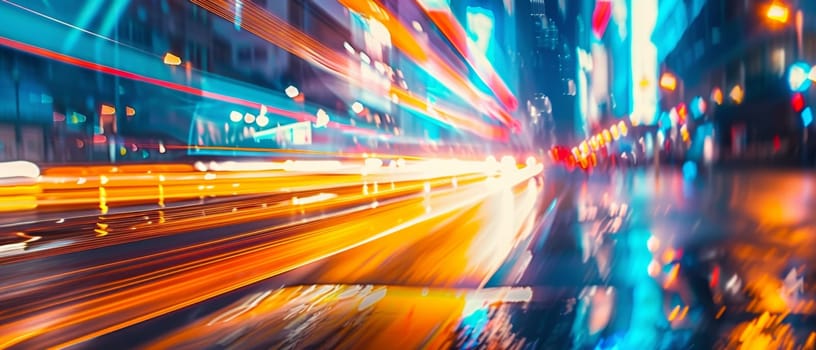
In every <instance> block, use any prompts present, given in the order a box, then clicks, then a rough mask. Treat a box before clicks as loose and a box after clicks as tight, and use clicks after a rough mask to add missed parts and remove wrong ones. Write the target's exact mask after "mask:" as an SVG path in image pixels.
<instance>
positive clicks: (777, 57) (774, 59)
mask: <svg viewBox="0 0 816 350" xmlns="http://www.w3.org/2000/svg"><path fill="white" fill-rule="evenodd" d="M785 60H786V57H785V48H784V47H778V48H776V49H774V50H773V52H772V53H771V67H773V68H772V69H773V72H774V74H776V75H779V76H782V75H783V74H785V67H787V65H786V64H785V63H786V62H785Z"/></svg>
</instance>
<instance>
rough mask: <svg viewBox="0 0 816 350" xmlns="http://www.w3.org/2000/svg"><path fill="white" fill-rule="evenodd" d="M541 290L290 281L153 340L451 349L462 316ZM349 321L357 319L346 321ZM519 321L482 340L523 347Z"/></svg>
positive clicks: (500, 323)
mask: <svg viewBox="0 0 816 350" xmlns="http://www.w3.org/2000/svg"><path fill="white" fill-rule="evenodd" d="M539 298H541V297H540V296H538V295H536V294H535V291H534V290H531V289H529V288H493V289H483V290H479V291H472V290H461V289H445V288H441V289H440V288H424V289H420V288H409V287H398V286H379V285H312V286H299V287H289V288H284V289H278V290H274V291H272V290H270V291H265V292H261V293H258V294H256V295H252V296H250V297H248V298H246V299H245V300H242V301H241V302H240V303H235V304H234V305H231V306H230V307H228V308H224V309H223V310H220V311H219V312H217V313H214V314H213V315H210V316H207V317H206V318H204V319H202V320H201V321H199V322H196V323H195V324H193V325H190V326H188V327H185V328H182V329H181V330H179V331H177V332H174V333H173V334H171V335H170V336H167V337H165V338H163V339H160V340H158V341H156V342H154V343H152V344H150V345H149V346H147V347H146V348H147V349H202V348H207V347H210V346H212V344H223V345H225V346H229V347H231V348H245V349H249V348H281V347H284V346H285V345H286V344H287V343H297V344H298V346H299V347H300V348H312V347H315V348H319V347H323V346H326V344H330V345H329V347H331V348H334V349H360V348H368V349H444V348H450V347H451V345H452V344H453V342H454V341H455V340H456V339H452V337H454V336H455V335H456V334H455V332H454V330H456V329H457V328H458V327H461V326H460V322H461V320H462V319H463V318H465V317H468V316H470V315H471V314H473V313H474V312H476V311H478V310H480V309H484V310H487V309H488V308H490V309H491V310H494V311H497V314H498V315H501V314H503V312H502V311H505V310H502V307H503V306H505V307H506V306H509V305H512V304H513V303H526V302H530V301H535V300H536V299H539ZM307 312H308V314H307ZM309 314H311V315H319V316H317V317H315V318H314V319H312V320H310V319H307V318H305V317H306V316H307V315H309ZM349 323H353V324H354V325H355V326H354V327H348V326H344V325H347V324H349ZM250 324H251V326H248V325H250ZM301 325H307V326H309V327H299V326H301ZM512 329H513V325H512V323H511V322H510V319H509V317H496V319H495V320H493V321H492V322H490V324H488V325H486V327H485V332H484V333H485V334H492V335H496V336H492V337H489V338H493V339H485V341H483V343H488V344H490V345H489V347H488V348H490V349H501V348H510V349H517V348H521V346H518V347H508V345H509V344H513V343H514V342H512V341H511V340H513V339H512V336H513V332H512ZM338 332H339V333H338ZM498 334H506V335H507V336H506V338H505V339H501V340H505V341H501V340H500V339H495V338H499V336H498ZM281 335H285V336H281ZM478 335H479V334H477V336H478ZM362 339H364V341H363V340H362ZM514 345H520V344H514Z"/></svg>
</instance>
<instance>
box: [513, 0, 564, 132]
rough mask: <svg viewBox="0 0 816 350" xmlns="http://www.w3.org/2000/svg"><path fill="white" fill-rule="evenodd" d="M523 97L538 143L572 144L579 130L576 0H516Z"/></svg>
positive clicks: (521, 94)
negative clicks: (577, 126) (576, 88)
mask: <svg viewBox="0 0 816 350" xmlns="http://www.w3.org/2000/svg"><path fill="white" fill-rule="evenodd" d="M517 4H518V12H519V15H518V16H519V17H518V18H519V19H518V27H519V29H518V33H519V53H520V60H519V69H520V70H521V72H522V74H521V76H520V97H521V100H523V101H525V103H526V106H525V112H527V113H530V114H531V115H532V118H531V119H530V122H531V124H532V125H533V128H534V130H535V131H536V132H535V137H536V144H537V145H539V146H540V147H546V148H549V147H550V146H552V145H554V144H570V143H571V142H572V139H573V138H574V135H575V130H574V129H575V128H574V125H575V120H576V102H575V96H576V90H575V83H576V82H575V80H576V76H577V74H576V69H577V66H578V63H577V55H576V47H577V42H576V39H577V35H576V29H577V25H578V24H577V22H576V21H575V14H576V12H577V9H578V7H577V5H578V4H576V2H564V1H557V0H522V1H518V2H517Z"/></svg>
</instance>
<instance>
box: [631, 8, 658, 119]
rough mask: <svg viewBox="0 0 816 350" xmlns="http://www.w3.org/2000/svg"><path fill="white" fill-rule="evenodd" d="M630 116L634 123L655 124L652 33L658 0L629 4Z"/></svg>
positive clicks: (656, 95) (654, 70)
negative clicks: (630, 19) (630, 39)
mask: <svg viewBox="0 0 816 350" xmlns="http://www.w3.org/2000/svg"><path fill="white" fill-rule="evenodd" d="M631 8H632V33H631V37H632V82H633V84H632V85H634V86H633V87H632V109H633V110H632V115H631V116H630V119H631V121H632V124H633V125H638V124H649V125H651V124H654V123H655V122H656V117H657V111H658V110H657V98H658V90H657V73H658V61H657V47H656V46H655V45H654V43H652V32H653V31H654V28H655V23H656V22H657V13H658V8H657V2H656V1H651V0H640V1H638V0H634V1H633V3H632V6H631Z"/></svg>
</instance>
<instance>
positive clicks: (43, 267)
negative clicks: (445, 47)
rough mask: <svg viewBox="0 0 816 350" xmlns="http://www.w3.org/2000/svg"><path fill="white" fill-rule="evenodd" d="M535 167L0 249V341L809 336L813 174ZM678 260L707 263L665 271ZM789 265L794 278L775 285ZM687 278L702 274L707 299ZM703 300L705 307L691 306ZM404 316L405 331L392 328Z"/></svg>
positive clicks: (655, 345) (185, 344)
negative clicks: (303, 211) (293, 217)
mask: <svg viewBox="0 0 816 350" xmlns="http://www.w3.org/2000/svg"><path fill="white" fill-rule="evenodd" d="M527 176H529V175H527ZM544 179H545V180H544V182H543V183H542V185H541V186H540V187H539V186H537V185H534V183H530V184H528V183H527V181H526V180H524V177H521V178H518V180H516V181H517V182H516V183H518V184H519V186H518V187H516V188H517V189H516V191H515V192H516V194H515V196H514V198H515V200H513V199H512V198H513V197H510V198H508V199H502V198H504V196H506V195H503V194H501V191H499V192H498V193H496V194H495V195H493V197H489V198H492V200H489V201H484V200H483V199H479V198H488V197H482V196H481V195H478V193H484V189H485V188H486V187H484V186H486V185H487V184H484V183H482V182H481V181H477V182H474V183H473V184H469V185H466V184H460V185H459V186H457V188H456V189H454V188H449V189H445V190H443V189H440V190H439V191H441V192H437V191H435V192H434V195H433V196H432V197H431V198H430V199H429V200H430V203H431V204H430V208H432V209H430V210H431V211H427V210H428V209H426V208H427V205H426V202H427V200H426V199H424V197H423V195H422V194H421V191H419V193H418V197H417V196H416V195H407V197H405V198H402V197H399V198H397V199H395V200H391V202H393V204H389V203H390V202H389V200H382V202H381V204H380V205H379V206H378V207H376V208H372V207H370V206H369V208H368V209H364V210H361V209H356V210H355V209H340V210H345V211H344V212H342V213H340V212H338V213H340V214H341V216H339V217H338V218H337V219H335V218H333V217H334V215H333V211H331V210H324V214H322V215H324V216H327V217H325V218H322V219H319V220H316V221H311V220H307V221H305V222H304V223H302V224H296V225H292V226H290V225H286V224H285V221H286V220H283V221H281V220H280V219H278V222H280V223H279V224H275V223H274V220H275V219H274V218H273V216H274V215H273V214H267V215H264V216H258V215H259V214H251V212H252V210H253V209H251V208H249V206H248V205H247V203H244V204H242V205H243V206H244V207H245V208H246V209H241V210H238V211H234V212H232V213H231V215H235V216H240V219H238V218H237V217H236V221H235V222H240V224H238V225H236V224H232V225H230V226H227V227H225V228H222V229H204V228H200V227H199V226H188V225H189V224H186V222H187V221H189V220H191V219H192V220H199V219H197V217H199V218H200V217H201V216H198V215H203V214H198V215H196V214H193V213H191V212H190V211H189V210H188V211H186V212H185V211H183V210H182V211H180V212H179V213H177V214H172V213H170V214H167V216H166V218H165V220H166V221H165V222H164V223H162V224H161V225H163V226H166V228H164V230H165V231H166V230H174V231H173V232H179V233H176V234H173V235H166V236H164V238H161V239H160V240H158V241H157V240H156V238H154V239H150V240H144V241H137V243H129V241H123V242H121V243H120V242H115V243H111V244H105V245H102V246H99V247H96V246H91V247H83V249H82V251H81V252H80V253H73V252H71V251H63V250H64V249H67V248H68V247H71V244H72V243H71V241H72V240H76V239H78V238H65V239H55V240H53V241H52V242H51V243H50V244H59V243H62V244H63V245H64V246H62V247H60V248H50V249H42V250H37V249H33V250H32V251H31V252H28V253H24V254H22V255H17V256H12V257H6V258H4V259H9V258H12V259H13V260H10V262H9V263H6V264H3V266H2V269H0V273H2V274H3V275H4V280H5V281H8V282H7V283H5V284H4V285H3V286H2V291H3V293H2V295H3V296H2V301H0V303H2V305H3V310H4V312H3V314H2V320H3V322H2V324H3V326H2V329H3V332H2V333H3V334H6V335H7V336H5V337H3V344H4V347H11V348H16V347H23V348H25V347H27V346H36V347H45V346H54V345H58V344H59V345H61V346H72V345H76V346H79V347H81V348H85V347H92V348H98V347H111V346H124V344H130V345H133V344H134V342H137V341H138V342H139V343H140V344H142V345H144V346H149V347H153V348H190V349H194V348H199V347H200V346H201V345H203V344H216V343H217V344H225V345H224V346H230V347H238V348H253V347H259V346H260V347H281V346H284V345H285V344H290V345H297V347H309V344H313V345H316V344H324V343H325V342H327V341H331V342H332V344H335V345H334V346H333V347H338V348H349V349H350V348H355V346H357V345H355V344H358V345H359V343H357V342H359V341H365V344H367V345H371V344H380V343H382V344H387V343H388V342H393V341H394V339H402V340H401V341H402V343H399V345H400V346H399V347H400V348H416V347H421V346H430V347H432V348H437V347H445V346H449V345H452V344H459V345H456V346H457V347H460V346H464V345H463V344H483V345H487V346H489V347H492V346H498V344H504V345H502V347H505V346H509V345H511V344H512V345H513V346H522V345H524V346H533V347H534V348H551V347H552V346H558V347H564V346H566V347H570V346H571V347H574V348H585V347H594V346H595V345H597V344H601V343H603V344H610V342H617V343H619V344H621V347H623V348H648V349H673V348H678V347H684V346H688V345H689V344H697V345H698V347H700V348H710V347H712V346H713V344H715V342H718V343H719V344H721V345H725V344H732V345H733V344H736V342H741V343H742V344H747V343H746V342H748V343H751V344H754V343H756V344H762V343H761V342H763V341H766V342H771V343H769V344H783V343H784V342H790V343H793V344H800V345H804V344H806V343H807V342H809V343H808V344H810V346H812V345H813V341H814V340H813V339H814V337H816V335H814V334H813V333H812V330H811V329H810V328H809V327H807V326H805V325H807V324H810V322H813V321H814V316H816V304H815V303H814V301H816V288H814V285H813V284H812V282H809V281H812V280H813V278H814V275H813V274H814V273H813V270H812V269H813V266H814V264H816V256H814V254H813V253H812V252H811V251H810V249H809V247H810V246H812V245H813V244H814V238H813V237H814V236H813V234H812V233H813V232H814V230H816V222H815V221H813V219H812V218H810V217H809V215H808V211H807V210H804V209H803V208H807V207H808V206H810V205H811V204H814V201H816V194H814V193H813V192H812V191H811V190H810V188H812V187H811V186H812V185H813V183H814V181H816V176H814V174H806V173H802V172H795V171H786V170H753V171H731V170H727V169H717V170H711V171H709V172H701V174H700V175H699V176H698V177H697V178H695V179H689V178H684V176H683V174H682V173H681V172H679V171H677V170H675V169H671V168H664V169H662V170H661V172H660V173H659V174H657V175H656V174H655V173H654V172H653V171H651V170H646V169H629V170H615V171H613V172H611V173H608V174H606V173H603V174H602V173H595V174H592V175H590V176H588V177H585V176H584V175H579V174H565V173H564V172H563V171H561V170H558V169H551V170H549V171H547V172H545V176H544ZM769 179H775V180H776V181H775V182H774V184H773V185H772V186H771V185H770V184H769V182H768V181H769ZM779 179H784V180H785V181H782V182H780V181H779ZM727 184H730V185H727ZM530 186H533V187H530ZM717 189H719V190H717ZM531 195H533V197H530V196H531ZM536 196H537V197H536ZM257 200H258V199H253V201H257ZM507 200H510V202H507ZM791 200H793V202H791ZM231 205H236V206H237V205H238V204H235V203H233V204H231ZM254 205H255V207H257V206H258V203H254ZM512 208H515V209H516V213H515V215H514V214H513V212H514V211H513V210H512ZM212 210H216V211H217V209H212ZM268 210H269V209H267V212H268ZM372 211H376V213H377V219H376V221H372V220H371V219H367V218H370V217H371V215H372V213H373V212H372ZM525 212H528V213H533V212H534V213H536V214H535V215H534V216H530V217H528V216H525V215H524V214H523V213H525ZM212 215H217V214H208V215H207V217H210V216H212ZM253 215H255V216H253ZM121 220H123V221H124V222H128V221H130V220H133V219H132V218H128V217H124V218H122V219H121ZM270 220H271V221H270ZM507 220H510V221H509V222H508V221H507ZM293 224H294V222H293ZM395 224H397V225H396V226H394V225H395ZM276 225H278V226H276ZM114 226H117V223H116V222H115V221H114V222H111V227H114ZM146 229H147V227H145V228H142V229H141V230H146ZM40 230H42V229H40ZM184 230H192V231H190V232H191V233H190V234H181V233H180V232H182V231H184ZM144 232H146V234H147V232H149V231H144ZM111 236H115V234H114V232H112V235H111ZM97 239H100V238H97ZM101 240H102V241H103V242H104V238H102V239H101ZM156 243H158V244H156ZM73 244H76V242H74V243H73ZM769 246H772V247H774V249H771V250H768V249H766V248H765V247H769ZM90 248H95V249H93V250H88V249H90ZM53 249H57V250H56V252H54V253H53V254H44V252H49V251H50V250H53ZM78 254H79V255H78ZM695 264H697V265H705V266H707V267H709V268H710V270H706V271H705V272H703V275H704V276H697V275H695V274H694V273H686V272H680V273H678V272H677V271H674V270H675V267H673V266H679V269H684V270H685V269H689V270H691V269H692V267H691V266H692V265H695ZM791 269H798V270H797V277H795V278H793V279H791V278H787V281H786V277H788V276H787V275H788V274H789V272H790V270H791ZM695 270H696V269H695ZM673 271H674V272H673ZM21 272H22V273H21ZM15 277H16V278H15ZM698 277H702V278H703V279H705V280H706V283H705V285H707V286H708V285H710V286H711V288H710V289H709V290H710V291H711V293H710V295H709V296H708V298H709V299H708V300H706V299H705V298H706V295H705V293H702V295H701V294H700V292H699V291H700V289H699V288H697V287H698V286H697V285H695V283H696V282H695V280H696V278H698ZM798 280H803V281H804V284H803V288H802V289H801V291H796V288H795V286H794V287H792V284H791V282H793V285H795V282H796V281H798ZM310 286H313V287H310ZM280 288H283V289H280ZM786 288H788V289H786ZM786 290H787V292H786ZM386 291H387V292H386ZM426 298H431V299H430V300H433V303H431V304H428V303H426V302H423V301H422V300H426ZM709 304H710V305H712V306H709ZM363 305H366V306H365V307H364V306H363ZM525 305H526V306H525ZM482 307H489V308H488V309H489V310H487V311H485V312H486V314H484V315H481V316H480V315H479V313H480V312H481V311H479V310H482V309H481V308H482ZM707 308H714V309H713V312H714V314H716V316H717V317H718V318H717V319H716V320H715V319H712V320H711V321H710V322H709V321H705V317H706V315H707V312H709V310H707ZM720 308H723V309H724V310H725V311H722V312H720V311H719V309H720ZM675 309H677V310H675ZM296 310H300V311H296ZM307 310H308V312H307ZM292 312H295V313H296V314H299V315H301V316H298V317H295V318H292V317H293V314H291V313H292ZM304 312H305V313H304ZM763 313H767V314H766V316H762V315H763ZM412 315H416V316H415V317H414V316H412ZM564 315H568V316H564ZM480 317H481V318H484V319H481V320H474V318H480ZM763 317H764V318H763ZM775 317H777V318H778V320H777V319H774V318H775ZM769 318H770V319H771V321H769V320H768V319H769ZM783 318H784V319H783ZM533 320H540V321H533ZM545 320H546V321H545ZM760 320H762V321H760ZM213 322H217V323H218V325H217V327H216V328H213V327H214V326H212V323H213ZM348 322H352V323H354V324H361V325H365V326H364V327H350V326H348V325H347V323H348ZM538 322H544V324H549V326H544V325H543V324H540V323H538ZM706 322H709V323H706ZM759 322H763V324H762V325H758V324H759ZM471 323H473V324H471ZM700 324H714V325H716V329H717V330H716V331H711V330H706V329H701V328H699V327H698V326H697V325H700ZM272 325H274V326H272ZM304 327H306V328H304ZM473 327H477V328H478V327H481V328H482V329H481V330H478V329H473ZM758 328H764V329H765V330H764V332H765V333H762V332H757V331H756V330H757V329H758ZM373 329H379V330H381V331H379V332H375V333H370V332H371V330H373ZM405 329H412V330H416V332H417V334H413V335H412V336H411V337H407V338H402V337H399V336H398V334H401V333H402V332H404V330H405ZM145 332H149V333H147V334H151V335H150V336H146V333H145ZM706 332H710V333H706ZM45 334H47V335H48V336H47V337H44V336H42V335H45ZM341 334H342V336H340V335H341ZM763 334H765V336H766V337H765V338H764V339H763V338H762V337H763ZM567 335H569V337H566V336H567ZM564 337H566V338H564ZM561 338H564V339H561ZM224 342H226V343H224ZM774 342H776V343H774ZM445 344H448V345H445ZM555 344H558V345H555ZM769 346H770V345H769Z"/></svg>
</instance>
